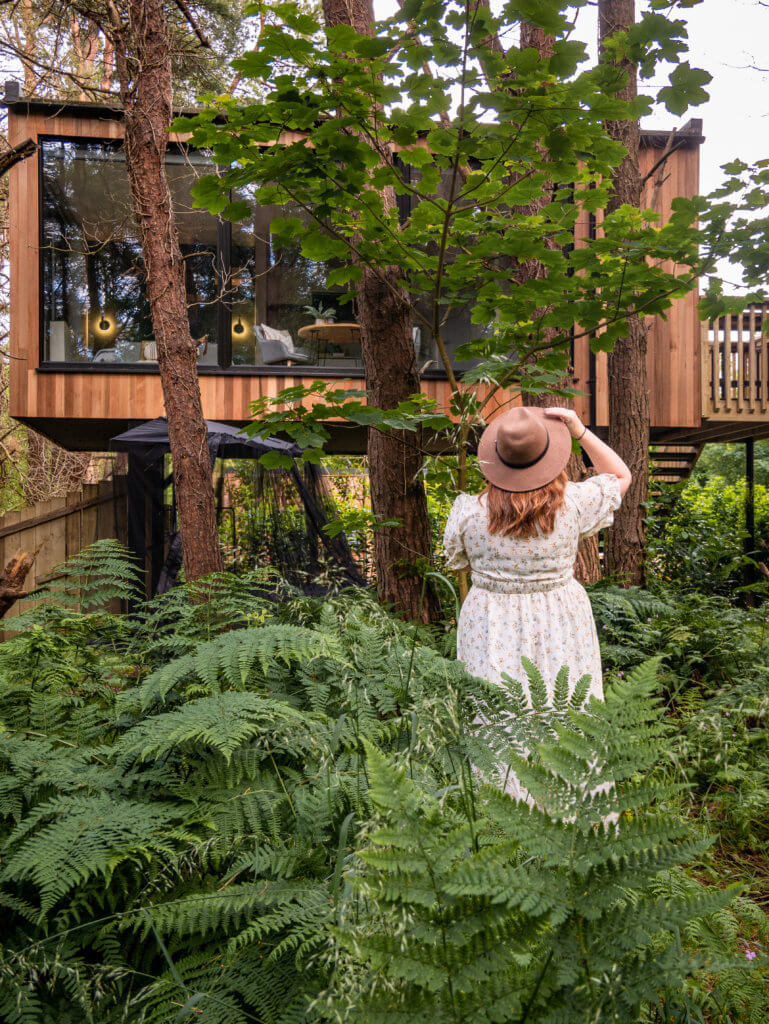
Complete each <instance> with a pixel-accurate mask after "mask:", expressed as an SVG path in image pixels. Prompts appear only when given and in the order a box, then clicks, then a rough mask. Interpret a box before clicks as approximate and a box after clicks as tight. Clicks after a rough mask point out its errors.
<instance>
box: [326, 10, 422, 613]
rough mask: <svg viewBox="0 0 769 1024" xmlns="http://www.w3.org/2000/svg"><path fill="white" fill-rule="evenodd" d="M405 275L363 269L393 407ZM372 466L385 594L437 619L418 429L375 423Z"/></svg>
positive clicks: (333, 17) (347, 13)
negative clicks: (382, 427)
mask: <svg viewBox="0 0 769 1024" xmlns="http://www.w3.org/2000/svg"><path fill="white" fill-rule="evenodd" d="M323 14H324V18H325V21H326V24H327V25H328V26H329V27H333V26H335V25H350V26H351V27H352V28H353V29H355V31H356V32H358V33H360V34H361V35H364V34H365V35H370V34H371V32H372V26H373V20H374V15H373V10H372V7H371V3H370V0H349V2H348V0H323ZM382 200H383V203H384V207H385V210H386V211H389V210H391V209H393V207H394V206H395V193H394V192H393V190H392V189H390V188H387V189H385V190H384V193H383V196H382ZM399 279H400V272H399V270H398V268H397V267H388V268H384V269H382V268H379V269H377V270H376V271H374V270H371V269H368V268H366V267H364V268H362V278H361V281H360V282H359V284H358V287H357V298H358V315H359V319H360V326H361V353H362V356H363V366H364V370H365V374H366V390H367V391H368V394H369V401H370V403H371V405H373V406H376V407H377V408H381V409H392V408H394V407H395V406H396V405H397V404H398V403H399V402H401V401H404V400H405V399H407V398H409V397H410V396H411V395H414V394H418V392H419V390H420V382H419V373H418V371H417V365H416V355H415V352H414V344H413V341H412V337H411V304H410V301H409V297H408V295H407V293H406V292H405V290H404V289H403V288H402V286H400V285H399V284H398V281H399ZM368 465H369V479H370V484H371V510H372V512H373V513H374V515H375V517H376V518H377V520H378V521H385V520H388V519H397V520H399V521H400V524H401V525H399V526H391V527H390V526H387V527H382V528H380V529H377V530H376V531H375V533H374V563H375V566H376V576H377V591H378V594H379V598H380V600H382V601H384V602H386V603H388V604H392V605H394V606H395V607H396V608H397V609H398V610H399V611H400V612H401V613H402V614H404V615H406V616H408V618H411V619H421V621H423V622H435V621H437V620H438V619H439V618H440V615H441V608H440V603H439V601H438V598H437V595H436V593H435V589H434V587H433V586H432V585H431V584H430V582H429V581H428V582H427V584H426V585H425V586H424V587H423V578H424V570H425V569H426V568H427V567H428V566H429V564H430V562H431V561H432V541H431V536H430V521H429V518H428V515H427V495H426V493H425V488H424V483H423V482H422V477H421V474H420V471H421V468H422V455H421V437H420V435H419V433H417V434H415V433H413V432H409V431H387V432H386V433H385V432H382V431H379V430H377V429H375V428H373V427H370V428H369V431H368Z"/></svg>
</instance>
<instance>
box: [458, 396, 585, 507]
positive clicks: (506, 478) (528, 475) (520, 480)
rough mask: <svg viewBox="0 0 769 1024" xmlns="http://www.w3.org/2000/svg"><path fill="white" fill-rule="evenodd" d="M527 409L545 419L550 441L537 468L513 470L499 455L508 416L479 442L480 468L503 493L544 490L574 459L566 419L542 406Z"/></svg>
mask: <svg viewBox="0 0 769 1024" xmlns="http://www.w3.org/2000/svg"><path fill="white" fill-rule="evenodd" d="M527 408H528V410H529V412H531V413H534V414H535V415H536V416H538V417H539V418H540V419H541V420H542V422H543V424H544V427H545V430H546V431H547V434H548V437H549V439H550V443H549V444H548V446H547V451H546V452H545V454H544V455H543V456H542V458H541V459H539V461H537V462H535V463H534V465H533V466H527V467H526V469H513V468H512V467H511V466H506V465H505V463H504V462H502V460H501V459H500V457H499V455H497V451H496V447H495V442H496V440H497V433H498V431H499V428H500V427H501V426H502V424H503V423H504V422H505V419H506V416H505V415H504V414H503V415H501V416H497V417H496V419H494V420H492V421H491V423H490V424H489V425H488V427H486V429H485V430H484V432H483V433H482V434H481V439H480V441H479V442H478V465H479V467H480V470H481V473H483V475H484V476H485V477H486V479H487V480H488V481H489V483H491V484H494V485H495V487H500V488H501V489H502V490H503V491H535V490H536V489H537V488H538V487H544V486H545V484H549V483H550V482H551V481H552V480H555V478H556V477H557V476H558V475H559V474H560V472H561V471H562V470H563V469H565V468H566V464H567V462H568V461H569V457H570V456H571V434H570V433H569V428H568V427H567V426H566V424H565V423H564V422H563V420H559V419H557V418H556V417H555V416H546V415H545V412H544V409H540V408H539V407H538V406H531V405H530V406H528V407H527Z"/></svg>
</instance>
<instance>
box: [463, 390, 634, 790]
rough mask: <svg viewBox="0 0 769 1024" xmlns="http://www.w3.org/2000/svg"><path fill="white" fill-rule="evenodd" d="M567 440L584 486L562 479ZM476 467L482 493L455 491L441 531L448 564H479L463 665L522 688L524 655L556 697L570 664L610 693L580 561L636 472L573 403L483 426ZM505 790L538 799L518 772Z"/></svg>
mask: <svg viewBox="0 0 769 1024" xmlns="http://www.w3.org/2000/svg"><path fill="white" fill-rule="evenodd" d="M572 438H574V439H575V440H576V441H578V442H579V443H580V444H581V446H582V448H583V450H584V451H585V453H586V454H587V455H588V456H589V457H590V460H591V462H592V463H593V466H594V467H595V470H596V472H597V475H596V476H594V477H591V478H590V479H588V480H585V481H582V482H581V483H573V482H572V481H570V480H567V478H566V464H567V463H568V461H569V456H570V455H571V448H572ZM478 463H479V466H480V469H481V472H482V473H483V475H484V476H485V478H486V481H487V486H486V489H485V490H484V491H483V493H482V494H480V495H472V494H460V495H459V496H458V497H457V499H456V501H455V502H454V505H453V506H452V509H451V512H450V513H449V517H448V520H447V522H446V530H445V533H444V538H443V544H444V548H445V551H446V554H447V557H448V565H449V567H450V568H452V569H467V568H469V569H471V570H472V587H471V588H470V593H469V594H468V595H467V599H466V600H465V602H464V604H463V605H462V611H461V613H460V616H459V623H458V631H457V656H458V658H459V660H460V661H463V662H464V663H465V665H466V666H467V669H468V671H469V672H471V673H472V674H473V675H476V676H480V677H481V678H483V679H488V680H490V681H491V682H494V683H498V684H502V682H503V680H502V673H503V672H504V673H506V674H507V675H509V676H510V677H511V678H512V679H516V680H519V681H520V682H521V684H522V685H523V687H524V690H526V689H527V676H526V673H525V671H524V670H523V667H522V664H521V658H522V657H526V658H528V659H529V660H530V661H532V662H533V663H534V665H536V667H537V668H538V669H539V671H540V673H541V674H542V676H543V678H544V680H545V683H546V685H547V687H548V692H549V693H550V694H551V695H552V692H553V688H554V684H555V677H556V675H557V673H558V671H559V669H561V668H562V667H563V666H564V665H566V666H568V669H569V679H570V682H571V685H572V686H573V685H574V683H575V682H576V681H577V680H578V679H579V678H580V677H581V676H583V675H589V676H590V678H591V683H590V689H589V693H590V694H595V696H596V697H598V698H599V699H601V700H603V678H602V673H601V654H600V650H599V647H598V635H597V633H596V628H595V621H594V619H593V613H592V610H591V607H590V601H589V600H588V596H587V594H586V593H585V590H584V589H583V587H582V586H581V585H580V584H579V583H578V582H577V580H576V579H575V578H574V562H575V560H576V557H577V545H578V543H579V539H580V537H590V536H591V535H592V534H594V533H597V532H598V531H599V530H602V529H604V528H605V527H607V526H610V525H611V523H612V522H613V520H614V512H615V510H616V509H617V508H619V506H620V503H621V501H622V496H623V495H624V494H625V492H626V491H627V489H628V487H629V486H630V482H631V475H630V470H629V469H628V468H627V466H626V465H625V463H624V462H623V461H622V459H621V458H620V457H619V456H618V455H617V454H616V452H614V451H612V449H611V448H609V446H608V445H607V444H604V442H603V441H601V440H600V438H598V437H596V436H595V434H593V433H592V432H591V431H590V430H588V429H587V428H586V427H585V426H584V424H583V423H582V422H581V421H580V419H579V417H578V416H577V414H576V413H575V412H574V411H573V410H572V409H561V408H553V409H544V410H543V409H539V408H534V407H526V406H524V407H522V408H517V409H511V410H510V411H509V412H508V413H505V414H504V415H502V416H499V417H498V418H497V419H495V420H494V421H493V422H492V423H491V424H490V425H489V426H488V427H487V428H486V429H485V430H484V432H483V435H482V436H481V440H480V443H479V445H478ZM505 788H506V789H507V791H508V792H509V793H510V794H511V795H512V796H514V797H515V798H516V799H525V800H527V802H528V803H530V804H531V803H533V801H532V800H531V798H530V797H529V795H528V794H527V793H526V791H525V790H524V789H523V787H522V786H521V785H520V783H519V782H518V780H517V779H516V778H515V777H514V775H512V773H511V774H510V775H509V776H508V780H507V783H506V787H505Z"/></svg>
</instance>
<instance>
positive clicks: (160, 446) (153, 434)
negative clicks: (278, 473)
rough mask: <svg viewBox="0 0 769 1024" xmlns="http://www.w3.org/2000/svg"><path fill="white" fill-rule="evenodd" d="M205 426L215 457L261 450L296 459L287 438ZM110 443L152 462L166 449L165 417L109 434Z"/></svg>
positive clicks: (297, 450)
mask: <svg viewBox="0 0 769 1024" xmlns="http://www.w3.org/2000/svg"><path fill="white" fill-rule="evenodd" d="M206 428H207V429H208V450H209V452H210V453H211V457H212V458H219V459H256V458H258V457H259V456H260V455H264V453H265V452H282V453H283V454H284V455H290V456H291V457H292V458H296V457H297V456H298V455H301V454H302V449H301V448H300V447H299V445H297V444H293V443H292V442H291V441H280V440H278V439H277V438H269V439H267V440H265V439H263V438H261V437H256V436H255V437H249V436H248V434H245V433H244V432H243V431H242V430H241V429H240V428H239V427H231V426H230V425H229V424H228V423H217V422H216V420H206ZM110 446H111V447H112V449H113V450H114V451H118V452H131V453H132V454H133V455H138V456H139V457H140V458H141V459H142V461H144V462H154V461H155V459H157V458H159V457H160V456H161V455H165V453H166V452H170V450H171V443H170V441H169V439H168V420H167V419H166V418H165V416H158V418H157V419H155V420H147V422H146V423H140V424H139V425H138V426H136V427H131V429H130V430H125V431H123V433H122V434H118V435H117V437H113V438H112V439H111V441H110Z"/></svg>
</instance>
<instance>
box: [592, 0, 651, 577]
mask: <svg viewBox="0 0 769 1024" xmlns="http://www.w3.org/2000/svg"><path fill="white" fill-rule="evenodd" d="M634 22H635V0H599V4H598V31H599V45H600V59H601V60H605V61H607V62H609V59H608V57H607V56H606V52H605V44H606V42H607V40H609V39H611V37H612V36H613V35H614V34H615V33H616V32H622V31H624V30H625V29H627V28H629V27H630V26H631V25H633V23H634ZM611 63H613V64H614V66H616V67H617V68H618V69H620V70H621V71H623V72H625V74H626V75H627V82H626V84H625V86H624V87H623V88H622V89H621V90H620V92H619V93H618V95H619V96H620V97H621V98H622V99H624V100H628V101H629V100H633V99H635V97H636V95H637V89H638V71H637V68H636V66H635V64H633V63H632V61H629V60H623V61H620V62H611ZM606 127H607V130H608V133H609V135H610V136H611V137H612V138H613V139H617V140H619V141H620V142H622V144H623V145H624V146H625V148H626V150H627V156H626V157H625V159H624V160H623V161H622V163H621V164H620V166H619V167H618V168H617V169H616V171H615V172H614V176H613V182H612V185H613V188H612V194H611V197H610V200H609V204H608V206H607V210H606V212H607V213H611V212H612V211H613V210H616V209H617V208H618V207H619V206H622V205H623V204H624V203H628V204H630V205H631V206H636V207H639V208H640V205H641V188H642V179H641V172H640V168H639V162H638V151H639V148H640V134H641V133H640V127H639V123H638V121H637V120H624V121H610V122H607V126H606ZM646 343H647V339H646V327H645V324H644V323H643V321H642V320H641V319H640V317H637V316H633V317H631V318H630V319H629V321H628V332H627V335H626V336H625V337H624V338H620V339H618V340H617V342H616V343H615V345H614V350H613V351H612V352H610V353H609V357H608V375H609V444H610V445H611V447H612V448H613V449H614V450H615V451H616V452H617V453H618V454H619V455H620V456H621V457H622V458H623V459H624V460H625V462H626V463H627V465H628V466H629V468H630V471H631V473H632V474H633V482H632V483H631V485H630V488H629V490H628V491H627V493H626V494H625V497H624V499H623V502H622V505H621V506H620V508H619V509H618V511H617V512H616V513H615V516H614V526H613V527H611V529H610V530H609V539H608V543H607V546H606V570H607V572H608V573H610V574H611V575H615V576H617V578H618V579H619V581H620V583H622V584H623V585H624V586H633V585H638V584H642V583H643V580H644V556H645V552H646V523H645V520H644V514H645V511H644V504H645V502H646V497H647V493H648V487H649V429H650V412H649V384H648V376H647V368H646Z"/></svg>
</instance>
